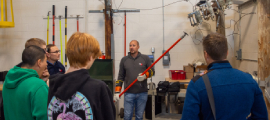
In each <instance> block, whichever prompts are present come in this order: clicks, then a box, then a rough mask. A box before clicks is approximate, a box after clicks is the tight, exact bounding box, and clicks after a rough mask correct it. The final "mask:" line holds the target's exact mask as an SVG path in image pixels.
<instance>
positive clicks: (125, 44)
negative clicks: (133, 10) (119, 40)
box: [124, 12, 127, 56]
mask: <svg viewBox="0 0 270 120" xmlns="http://www.w3.org/2000/svg"><path fill="white" fill-rule="evenodd" d="M126 42H127V19H126V12H125V42H124V56H126V50H127V48H126V47H127V43H126Z"/></svg>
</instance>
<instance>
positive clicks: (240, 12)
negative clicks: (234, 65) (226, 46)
mask: <svg viewBox="0 0 270 120" xmlns="http://www.w3.org/2000/svg"><path fill="white" fill-rule="evenodd" d="M241 14H242V11H241V10H239V33H240V34H239V49H241Z"/></svg>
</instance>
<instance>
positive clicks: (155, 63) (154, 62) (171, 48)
mask: <svg viewBox="0 0 270 120" xmlns="http://www.w3.org/2000/svg"><path fill="white" fill-rule="evenodd" d="M186 35H188V34H187V33H186V32H184V35H183V36H182V37H181V38H179V39H178V40H177V41H176V42H175V43H174V44H173V45H172V46H171V47H170V48H169V49H168V50H166V52H164V53H163V54H162V55H161V56H160V57H159V58H158V59H157V60H156V61H155V62H154V63H153V64H152V65H151V66H150V67H148V68H147V69H146V70H145V71H144V72H143V73H142V74H141V75H144V74H145V73H146V72H147V71H148V70H149V69H151V68H152V67H153V66H154V65H155V64H156V63H157V62H158V61H159V60H160V59H161V58H162V57H163V56H164V55H166V54H167V53H168V52H169V51H170V50H171V49H172V48H173V47H174V46H175V45H176V44H177V43H179V42H180V41H181V40H182V39H183V38H184V37H185V36H186ZM137 81H138V79H136V80H134V81H133V82H132V83H131V84H130V85H129V86H128V87H127V88H126V89H125V90H124V91H123V92H122V93H121V94H120V95H119V97H121V96H122V95H123V94H124V93H125V92H126V91H127V90H128V89H129V88H130V87H131V86H133V85H134V84H135V83H136V82H137Z"/></svg>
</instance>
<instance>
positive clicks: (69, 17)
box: [43, 16, 84, 19]
mask: <svg viewBox="0 0 270 120" xmlns="http://www.w3.org/2000/svg"><path fill="white" fill-rule="evenodd" d="M81 18H84V17H79V19H81ZM43 19H48V18H47V17H46V18H43ZM49 19H53V18H52V17H50V18H49ZM54 19H59V18H58V17H55V18H54ZM67 19H77V16H76V17H67Z"/></svg>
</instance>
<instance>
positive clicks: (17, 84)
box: [2, 46, 49, 120]
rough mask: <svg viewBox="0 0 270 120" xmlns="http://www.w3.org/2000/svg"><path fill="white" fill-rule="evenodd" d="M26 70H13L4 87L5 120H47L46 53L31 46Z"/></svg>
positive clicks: (25, 60)
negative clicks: (44, 73)
mask: <svg viewBox="0 0 270 120" xmlns="http://www.w3.org/2000/svg"><path fill="white" fill-rule="evenodd" d="M22 62H23V63H22V66H21V67H17V66H15V67H14V68H12V69H10V70H9V72H8V73H7V75H6V79H5V82H4V85H3V93H2V96H3V101H4V115H5V120H47V100H48V89H49V88H48V86H47V85H46V83H45V82H44V81H43V80H42V79H40V77H41V76H42V74H43V71H44V70H45V69H47V58H46V54H45V51H44V50H43V49H42V48H40V47H38V46H29V47H27V48H25V49H24V51H23V53H22Z"/></svg>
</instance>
